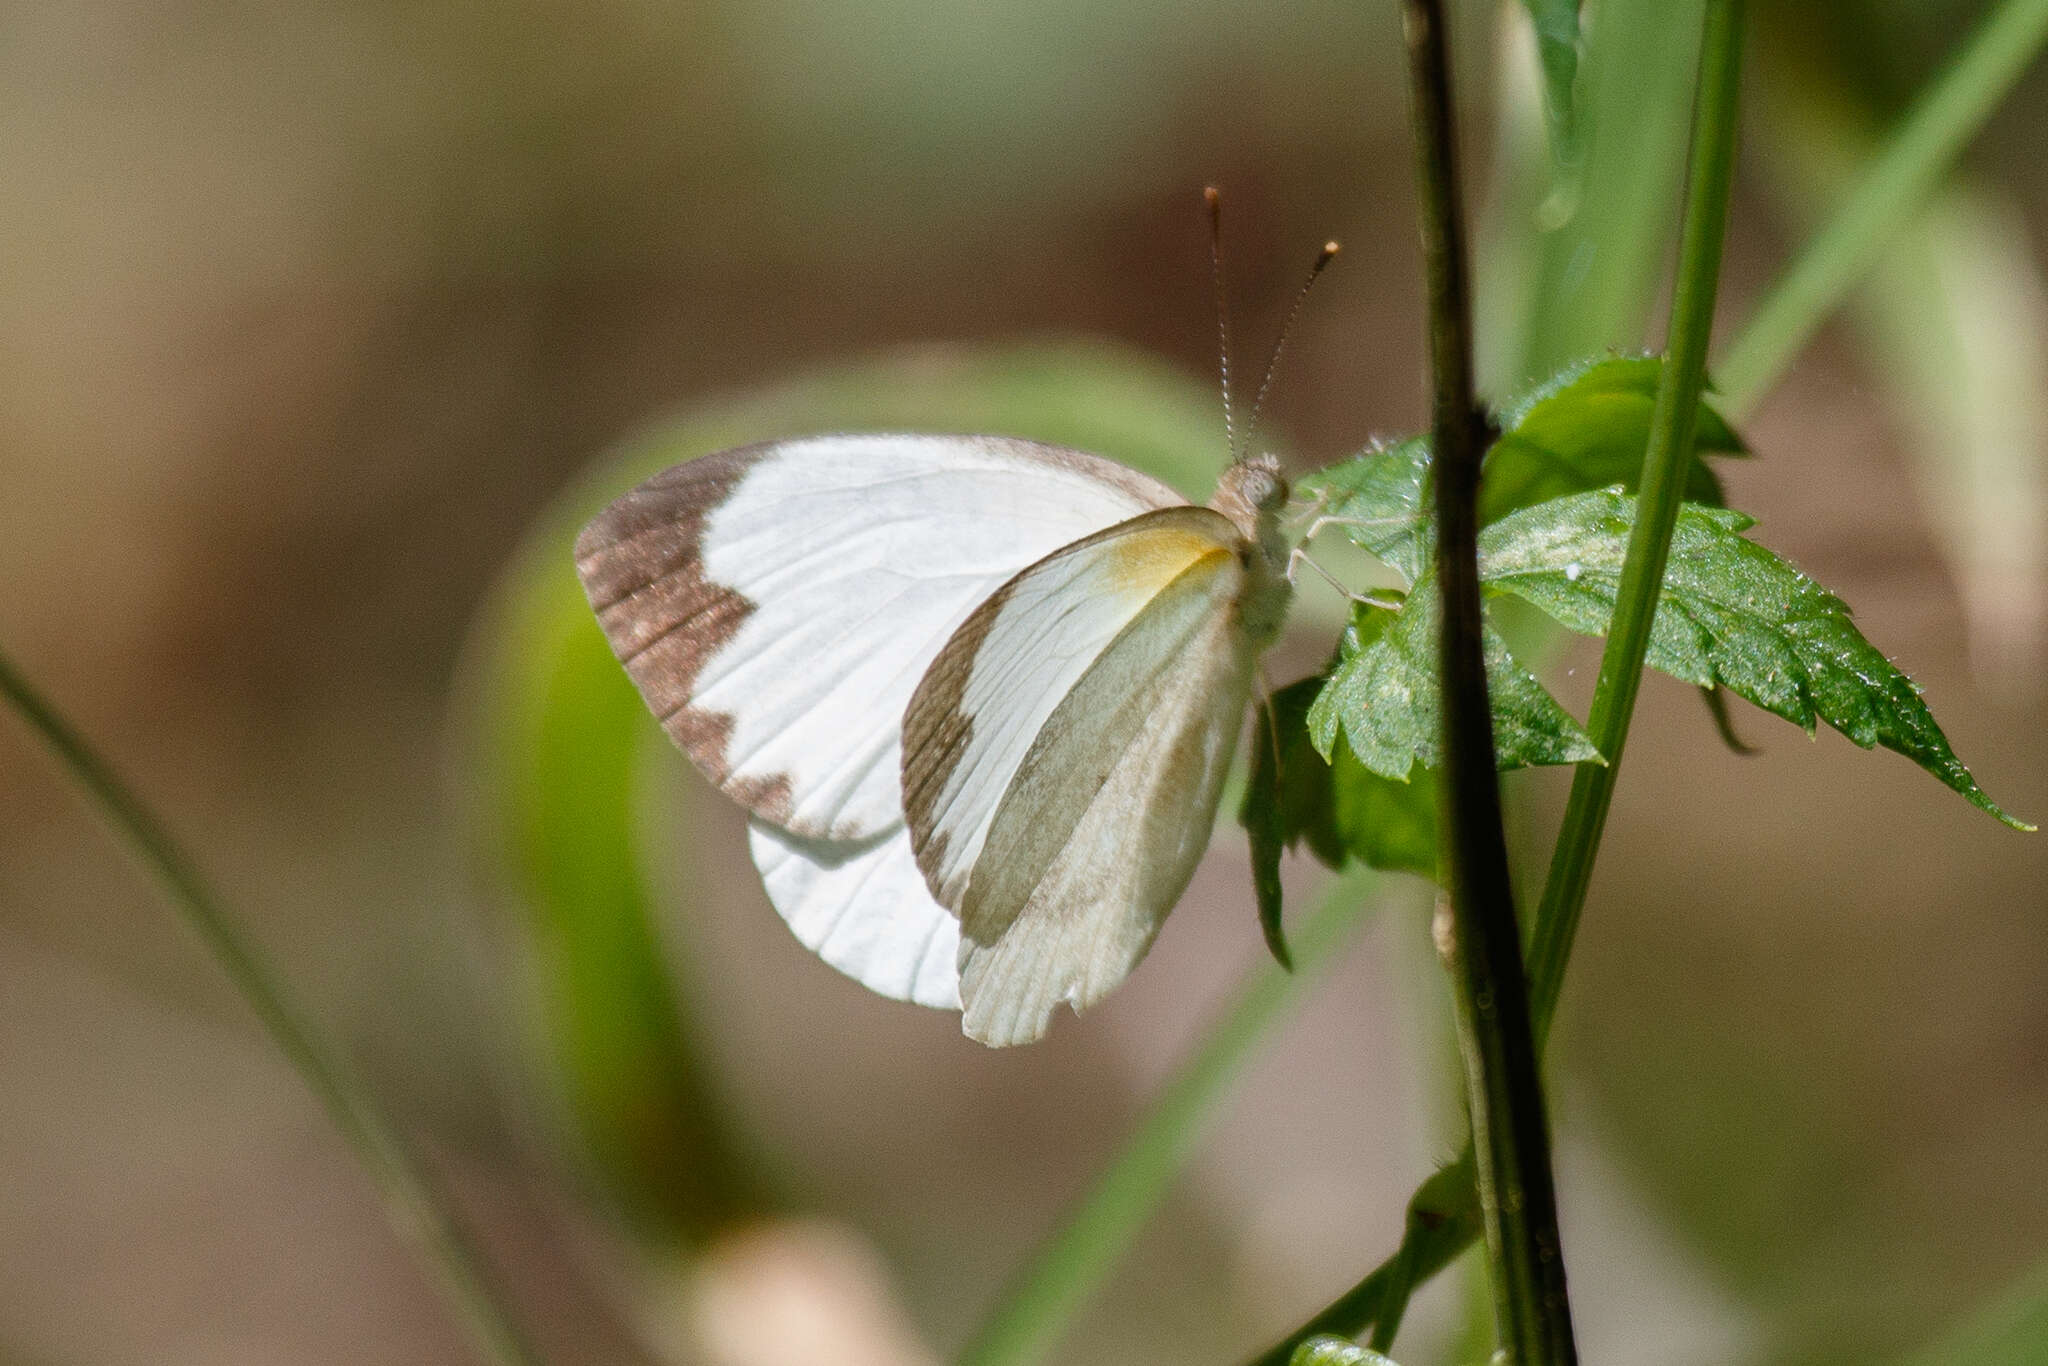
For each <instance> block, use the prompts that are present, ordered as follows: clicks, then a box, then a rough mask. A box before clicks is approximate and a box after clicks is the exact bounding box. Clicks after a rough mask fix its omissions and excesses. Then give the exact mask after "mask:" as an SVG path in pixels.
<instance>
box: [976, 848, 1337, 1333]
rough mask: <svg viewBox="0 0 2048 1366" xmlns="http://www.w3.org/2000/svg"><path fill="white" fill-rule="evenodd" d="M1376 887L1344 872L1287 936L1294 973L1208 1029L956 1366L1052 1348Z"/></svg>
mask: <svg viewBox="0 0 2048 1366" xmlns="http://www.w3.org/2000/svg"><path fill="white" fill-rule="evenodd" d="M1373 883H1374V879H1373V878H1372V877H1371V876H1370V875H1369V874H1365V873H1362V872H1354V873H1347V874H1346V875H1345V876H1343V877H1341V878H1339V879H1338V880H1337V881H1336V882H1335V883H1334V884H1333V885H1332V886H1331V887H1330V888H1329V890H1328V891H1326V892H1325V893H1324V894H1323V897H1322V899H1321V901H1320V902H1319V903H1318V904H1317V906H1316V908H1315V910H1314V911H1313V912H1312V913H1311V914H1310V915H1309V916H1308V917H1307V919H1306V920H1305V921H1304V922H1303V924H1302V925H1301V927H1300V928H1299V929H1298V930H1297V931H1296V932H1295V934H1294V935H1293V937H1292V938H1293V950H1294V971H1292V972H1284V971H1282V970H1280V969H1279V968H1278V967H1277V966H1274V965H1271V964H1268V965H1266V966H1265V967H1264V968H1263V970H1262V971H1260V972H1259V973H1258V975H1257V976H1256V978H1255V979H1254V980H1253V981H1252V983H1251V985H1250V986H1248V987H1246V988H1245V990H1244V991H1243V992H1242V993H1241V994H1240V995H1239V996H1238V997H1237V999H1236V1000H1235V1001H1233V1002H1232V1003H1231V1005H1230V1007H1229V1009H1227V1010H1226V1011H1225V1012H1224V1013H1223V1015H1222V1017H1221V1018H1220V1019H1219V1020H1218V1021H1217V1022H1216V1024H1215V1025H1214V1026H1213V1027H1212V1028H1211V1029H1210V1031H1209V1033H1208V1036H1207V1037H1206V1038H1205V1039H1204V1040H1203V1041H1202V1043H1201V1046H1200V1047H1199V1048H1197V1049H1196V1050H1195V1052H1194V1053H1193V1054H1192V1055H1191V1056H1190V1057H1189V1058H1188V1060H1187V1061H1186V1062H1185V1063H1183V1064H1182V1065H1181V1067H1180V1070H1179V1071H1178V1072H1177V1073H1176V1074H1175V1075H1174V1077H1173V1079H1172V1080H1171V1081H1169V1082H1168V1083H1167V1085H1166V1088H1165V1090H1163V1091H1162V1092H1161V1093H1160V1095H1159V1097H1158V1099H1157V1100H1155V1101H1154V1102H1153V1103H1152V1105H1151V1108H1150V1109H1149V1110H1148V1111H1147V1112H1146V1114H1145V1117H1144V1118H1143V1120H1141V1121H1140V1123H1139V1124H1138V1127H1137V1129H1136V1130H1135V1131H1134V1132H1133V1133H1132V1134H1131V1137H1130V1139H1129V1141H1128V1142H1126V1143H1125V1144H1124V1146H1123V1147H1122V1149H1121V1150H1119V1152H1118V1153H1117V1156H1116V1159H1115V1160H1114V1161H1113V1162H1112V1163H1111V1164H1110V1166H1109V1168H1108V1169H1107V1170H1106V1171H1104V1172H1103V1173H1102V1175H1101V1176H1100V1177H1099V1178H1097V1180H1096V1182H1095V1185H1094V1186H1093V1187H1092V1188H1091V1189H1090V1190H1089V1191H1088V1193H1087V1194H1086V1195H1085V1196H1083V1197H1082V1199H1081V1201H1080V1202H1079V1203H1078V1204H1077V1205H1076V1206H1075V1207H1074V1208H1073V1209H1072V1210H1071V1211H1070V1212H1069V1213H1068V1214H1067V1216H1066V1218H1065V1219H1063V1220H1062V1221H1061V1223H1060V1226H1059V1229H1058V1231H1057V1232H1056V1233H1054V1235H1053V1236H1052V1237H1051V1238H1050V1239H1049V1240H1047V1242H1046V1243H1045V1244H1044V1245H1043V1246H1042V1247H1041V1248H1040V1249H1039V1250H1038V1253H1037V1255H1036V1256H1035V1257H1033V1259H1032V1261H1031V1262H1030V1264H1029V1265H1028V1266H1027V1267H1026V1268H1025V1269H1024V1270H1023V1272H1022V1273H1020V1274H1019V1275H1018V1276H1017V1277H1016V1279H1015V1280H1014V1281H1013V1282H1012V1283H1011V1285H1010V1287H1009V1289H1008V1290H1007V1291H1006V1292H1005V1294H1004V1295H1003V1298H1002V1301H1001V1303H1000V1304H999V1305H998V1307H997V1309H996V1311H995V1312H994V1313H993V1314H992V1315H991V1316H990V1317H989V1319H988V1320H987V1322H986V1323H985V1324H984V1325H983V1326H982V1328H981V1330H980V1331H979V1332H978V1333H976V1334H975V1337H974V1340H973V1342H972V1343H971V1344H970V1345H969V1346H968V1348H967V1349H966V1350H965V1351H964V1352H962V1353H961V1354H960V1356H959V1357H958V1358H957V1366H1022V1363H1025V1362H1030V1361H1035V1360H1038V1359H1040V1358H1041V1357H1043V1356H1044V1355H1045V1353H1046V1352H1047V1350H1049V1349H1050V1347H1051V1346H1052V1343H1053V1339H1054V1338H1055V1337H1056V1336H1057V1335H1058V1333H1059V1332H1060V1330H1061V1329H1062V1328H1063V1327H1064V1326H1065V1325H1066V1323H1067V1321H1068V1320H1069V1319H1070V1318H1072V1316H1073V1313H1074V1311H1075V1310H1076V1309H1077V1308H1079V1307H1080V1305H1081V1303H1082V1301H1083V1300H1085V1299H1086V1298H1087V1296H1088V1294H1089V1292H1090V1290H1091V1289H1093V1288H1094V1286H1095V1285H1096V1284H1097V1283H1098V1282H1099V1281H1100V1280H1101V1278H1102V1276H1103V1274H1104V1273H1105V1272H1106V1271H1107V1270H1108V1269H1109V1267H1110V1266H1111V1265H1112V1264H1113V1263H1114V1262H1115V1261H1116V1259H1117V1258H1118V1257H1120V1256H1121V1255H1122V1254H1123V1252H1124V1249H1125V1248H1127V1247H1128V1246H1129V1245H1130V1242H1131V1239H1132V1238H1134V1237H1136V1236H1137V1232H1138V1229H1139V1227H1140V1226H1141V1225H1143V1224H1144V1222H1145V1221H1146V1220H1147V1219H1148V1218H1150V1217H1151V1215H1152V1213H1153V1211H1154V1210H1156V1209H1158V1207H1159V1202H1160V1200H1161V1199H1162V1198H1164V1196H1165V1194H1166V1192H1167V1190H1168V1188H1169V1187H1170V1186H1171V1185H1172V1182H1173V1180H1174V1177H1175V1176H1176V1174H1177V1173H1178V1172H1179V1170H1180V1167H1181V1164H1182V1163H1183V1161H1185V1159H1186V1156H1187V1152H1188V1150H1189V1148H1191V1147H1192V1146H1193V1145H1194V1141H1195V1138H1196V1136H1197V1135H1198V1134H1199V1133H1200V1131H1201V1127H1202V1123H1203V1121H1204V1120H1205V1119H1207V1117H1208V1115H1209V1113H1210V1112H1211V1111H1212V1110H1213V1109H1214V1108H1215V1105H1216V1102H1217V1100H1218V1099H1219V1098H1220V1097H1221V1096H1222V1095H1223V1094H1224V1092H1225V1091H1226V1090H1227V1089H1228V1088H1229V1085H1230V1083H1231V1082H1232V1081H1233V1080H1234V1079H1235V1078H1236V1076H1237V1074H1238V1073H1239V1072H1240V1071H1241V1070H1243V1067H1244V1064H1245V1062H1246V1061H1247V1060H1248V1059H1249V1058H1250V1056H1251V1054H1252V1050H1253V1048H1254V1047H1255V1046H1256V1044H1257V1043H1258V1042H1259V1040H1260V1039H1261V1038H1262V1037H1263V1036H1264V1035H1265V1032H1266V1029H1267V1027H1268V1026H1269V1025H1271V1024H1272V1023H1273V1022H1274V1021H1275V1020H1277V1019H1278V1018H1280V1016H1281V1015H1283V1014H1284V1013H1285V1012H1286V1011H1287V1009H1288V1008H1289V1007H1290V1006H1292V1005H1293V1004H1294V1002H1295V1001H1297V1000H1299V999H1300V997H1301V994H1302V992H1303V990H1304V989H1305V988H1306V987H1307V986H1308V984H1309V983H1310V982H1311V981H1312V980H1314V978H1315V976H1316V974H1317V973H1318V972H1319V971H1320V969H1321V968H1322V967H1323V966H1324V965H1325V964H1327V963H1328V962H1329V961H1330V960H1331V959H1332V958H1333V957H1335V956H1336V954H1337V952H1338V950H1340V949H1341V948H1343V947H1344V946H1345V945H1346V944H1349V943H1350V942H1351V941H1352V938H1353V937H1354V936H1355V935H1356V933H1357V931H1358V929H1359V927H1360V926H1361V925H1363V924H1364V923H1365V919H1366V916H1365V910H1366V907H1367V906H1368V905H1369V904H1370V903H1369V899H1368V898H1369V895H1370V892H1371V889H1372V886H1373Z"/></svg>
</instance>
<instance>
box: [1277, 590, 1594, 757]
mask: <svg viewBox="0 0 2048 1366" xmlns="http://www.w3.org/2000/svg"><path fill="white" fill-rule="evenodd" d="M1436 620H1437V594H1436V591H1435V582H1434V580H1433V579H1432V578H1430V577H1429V576H1424V578H1423V579H1422V581H1421V582H1420V583H1418V584H1417V585H1416V589H1415V591H1414V592H1412V593H1410V594H1409V595H1408V600H1407V602H1406V603H1405V604H1404V605H1403V606H1402V608H1401V610H1399V611H1398V612H1397V611H1390V610H1388V609H1386V608H1381V607H1368V606H1360V607H1359V608H1357V609H1356V611H1355V612H1354V613H1353V619H1352V626H1351V628H1350V629H1348V630H1347V631H1346V632H1345V640H1344V646H1343V657H1342V658H1341V659H1340V660H1339V662H1338V664H1337V668H1336V670H1335V672H1334V673H1332V675H1331V677H1330V682H1329V685H1328V686H1327V687H1325V688H1324V689H1323V690H1322V692H1321V693H1319V694H1318V695H1317V696H1316V700H1315V703H1314V705H1313V706H1311V707H1310V708H1309V712H1308V729H1309V736H1310V738H1311V739H1312V740H1313V741H1314V742H1315V746H1316V750H1317V752H1318V753H1320V754H1322V755H1323V756H1325V757H1326V758H1327V757H1329V756H1330V755H1331V754H1332V753H1333V751H1334V749H1335V746H1336V743H1337V739H1338V737H1339V735H1342V736H1343V738H1344V739H1346V740H1348V741H1349V742H1350V744H1351V749H1352V752H1353V753H1355V754H1356V755H1357V756H1358V758H1359V760H1360V761H1361V762H1363V763H1364V765H1365V766H1366V767H1367V768H1368V769H1371V770H1372V771H1373V772H1374V773H1377V774H1379V775H1380V776H1382V777H1385V778H1392V779H1394V780H1396V781H1397V782H1398V781H1406V780H1407V778H1408V776H1409V773H1410V771H1411V770H1412V769H1413V768H1414V766H1415V765H1416V764H1417V763H1420V764H1422V765H1423V766H1424V767H1426V768H1435V767H1437V766H1438V764H1439V755H1438V749H1437V736H1438V731H1439V729H1440V727H1441V724H1442V723H1441V719H1440V715H1439V705H1440V704H1439V694H1438V689H1437V682H1436V631H1437V627H1436ZM1485 647H1486V679H1487V686H1488V688H1489V690H1490V691H1491V693H1492V699H1493V744H1494V751H1495V755H1496V757H1497V759H1498V762H1499V764H1500V766H1501V767H1502V768H1504V769H1508V768H1525V767H1530V766H1533V765H1538V764H1575V763H1580V762H1582V761H1584V760H1587V759H1596V758H1598V757H1599V752H1598V751H1597V750H1595V749H1594V748H1593V742H1592V741H1591V740H1590V739H1588V738H1587V736H1586V732H1585V730H1584V729H1583V728H1581V727H1580V725H1579V723H1578V722H1577V721H1576V720H1574V719H1572V716H1571V714H1570V713H1569V712H1567V711H1566V710H1565V709H1564V708H1563V707H1560V706H1559V705H1558V704H1557V701H1556V699H1555V698H1553V697H1551V695H1550V694H1549V693H1548V692H1546V691H1545V690H1544V687H1543V685H1542V684H1541V683H1539V682H1537V681H1536V676H1535V675H1534V674H1532V673H1530V672H1529V671H1528V670H1527V669H1525V668H1523V667H1522V666H1521V664H1520V663H1518V662H1517V661H1516V660H1515V658H1514V656H1513V655H1511V654H1509V653H1508V647H1507V642H1505V641H1503V640H1502V639H1501V638H1500V636H1499V635H1498V634H1497V633H1496V632H1495V631H1494V630H1493V628H1492V627H1488V628H1487V629H1486V636H1485Z"/></svg>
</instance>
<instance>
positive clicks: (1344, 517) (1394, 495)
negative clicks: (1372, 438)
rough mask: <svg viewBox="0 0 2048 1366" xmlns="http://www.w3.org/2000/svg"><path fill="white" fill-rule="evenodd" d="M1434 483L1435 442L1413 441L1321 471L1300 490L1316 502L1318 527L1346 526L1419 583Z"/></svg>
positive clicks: (1377, 448)
mask: <svg viewBox="0 0 2048 1366" xmlns="http://www.w3.org/2000/svg"><path fill="white" fill-rule="evenodd" d="M1428 481H1429V438H1428V437H1426V436H1411V437H1409V438H1407V439H1406V440H1404V441H1398V442H1396V443H1394V444H1393V445H1391V446H1378V445H1375V446H1373V447H1372V448H1371V449H1369V450H1367V451H1366V452H1365V453H1364V454H1362V455H1359V456H1357V457H1355V458H1353V459H1350V460H1344V461H1340V462H1338V463H1337V464H1334V465H1331V466H1329V467H1327V468H1325V469H1321V470H1318V471H1316V472H1315V473H1314V474H1312V475H1310V476H1309V477H1308V478H1306V479H1304V480H1302V481H1301V485H1300V488H1301V492H1302V493H1303V494H1304V495H1306V496H1308V497H1310V498H1312V499H1314V500H1315V503H1316V516H1315V521H1316V522H1318V523H1322V524H1325V525H1331V526H1338V527H1342V528H1343V530H1344V533H1345V535H1347V536H1349V537H1350V538H1351V540H1352V541H1353V542H1354V543H1356V544H1357V545H1358V546H1360V547H1361V548H1362V549H1364V550H1366V551H1368V552H1370V553H1371V554H1372V555H1374V556H1376V557H1378V558H1379V560H1380V561H1381V562H1383V563H1385V564H1387V565H1389V566H1390V567H1392V568H1394V569H1396V570H1398V571H1400V573H1401V575H1402V577H1404V578H1406V579H1407V580H1408V582H1410V583H1414V582H1415V581H1416V580H1417V579H1419V578H1421V577H1422V571H1423V569H1424V567H1425V566H1426V564H1427V563H1428V560H1429V519H1428V504H1427V501H1426V499H1425V494H1424V490H1425V487H1426V485H1427V484H1428ZM1311 525H1312V527H1313V525H1314V524H1313V523H1312V524H1311Z"/></svg>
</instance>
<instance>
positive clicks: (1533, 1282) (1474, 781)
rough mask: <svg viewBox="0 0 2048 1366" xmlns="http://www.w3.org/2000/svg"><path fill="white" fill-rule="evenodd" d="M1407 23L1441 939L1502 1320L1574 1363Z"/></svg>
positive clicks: (1439, 27) (1434, 55) (1455, 312)
mask: <svg viewBox="0 0 2048 1366" xmlns="http://www.w3.org/2000/svg"><path fill="white" fill-rule="evenodd" d="M1402 29H1403V33H1404V36H1405V37H1406V40H1407V48H1408V73H1409V99H1410V119H1411V122H1412V124H1413V126H1414V130H1415V166H1416V183H1417V189H1418V195H1419V200H1420V209H1421V225H1422V253H1423V264H1424V274H1425V276H1426V278H1427V283H1428V299H1429V352H1430V373H1431V378H1432V390H1433V401H1432V404H1431V430H1432V434H1433V437H1434V441H1435V446H1434V449H1435V453H1436V454H1435V459H1434V461H1433V462H1432V466H1431V469H1432V475H1433V478H1434V482H1435V487H1436V497H1435V508H1436V576H1437V583H1438V587H1439V591H1440V592H1441V593H1442V595H1443V611H1442V616H1441V630H1440V632H1439V635H1438V642H1437V645H1438V651H1437V670H1438V676H1439V678H1440V680H1441V688H1442V693H1443V732H1442V740H1443V783H1442V788H1441V796H1440V799H1439V812H1440V815H1441V828H1442V835H1441V840H1442V843H1441V849H1442V858H1441V862H1442V867H1443V870H1444V882H1445V886H1446V896H1445V899H1444V901H1443V903H1442V905H1441V906H1440V907H1439V909H1438V912H1437V918H1436V931H1435V937H1436V943H1437V950H1438V952H1439V953H1440V954H1441V955H1442V957H1443V960H1444V965H1445V967H1446V969H1447V970H1448V971H1449V973H1450V976H1451V985H1452V995H1453V998H1454V999H1455V1001H1456V1003H1457V1016H1458V1044H1459V1049H1458V1051H1459V1053H1460V1055H1461V1056H1462V1058H1463V1060H1464V1064H1465V1098H1466V1106H1467V1109H1468V1111H1469V1112H1470V1116H1471V1121H1472V1135H1473V1140H1474V1147H1475V1151H1476V1154H1477V1158H1478V1161H1477V1164H1476V1166H1475V1168H1474V1176H1475V1179H1476V1181H1477V1185H1478V1190H1479V1206H1480V1214H1481V1219H1482V1222H1483V1223H1484V1226H1485V1229H1486V1248H1487V1254H1488V1267H1489V1271H1490V1278H1489V1279H1490V1284H1491V1286H1492V1289H1493V1308H1494V1327H1495V1331H1496V1333H1497V1334H1498V1337H1499V1341H1500V1343H1501V1345H1502V1347H1503V1348H1505V1349H1506V1353H1507V1357H1508V1360H1509V1361H1510V1362H1513V1363H1516V1366H1570V1364H1571V1363H1573V1362H1575V1361H1576V1360H1577V1352H1576V1349H1575V1347H1574V1345H1573V1342H1572V1326H1571V1305H1570V1301H1569V1299H1568V1298H1567V1296H1566V1292H1565V1276H1564V1256H1563V1250H1562V1248H1561V1246H1560V1244H1559V1241H1558V1234H1557V1195H1556V1190H1555V1187H1554V1184H1553V1180H1552V1176H1551V1171H1550V1133H1549V1124H1548V1120H1547V1118H1546V1117H1545V1114H1544V1106H1543V1087H1542V1080H1541V1078H1540V1077H1539V1076H1538V1073H1537V1066H1536V1043H1535V1037H1534V1034H1533V1032H1532V1031H1531V1029H1530V1017H1529V1000H1528V990H1527V979H1526V978H1525V977H1524V975H1523V969H1522V946H1521V933H1520V930H1519V928H1518V924H1517V921H1516V919H1515V903H1514V889H1513V884H1512V883H1511V881H1510V879H1509V873H1508V849H1507V836H1506V832H1505V829H1504V827H1503V825H1502V821H1501V805H1500V774H1499V769H1498V765H1497V763H1496V761H1495V758H1494V744H1493V707H1492V704H1491V702H1490V700H1489V698H1488V691H1487V681H1486V660H1485V651H1484V641H1483V635H1484V630H1485V625H1484V617H1483V615H1482V609H1481V605H1480V599H1479V548H1478V535H1479V511H1478V501H1479V500H1478V494H1479V461H1480V457H1481V455H1482V454H1483V453H1484V449H1485V445H1486V422H1485V418H1484V416H1483V415H1482V413H1481V412H1480V409H1479V404H1478V400H1477V397H1476V395H1475V394H1474V392H1473V377H1472V302H1471V289H1470V283H1469V272H1468V262H1467V253H1466V245H1465V224H1464V207H1463V204H1462V203H1461V200H1460V194H1461V187H1460V183H1459V177H1458V156H1457V130H1456V125H1455V123H1454V120H1453V116H1452V102H1451V75H1450V58H1449V47H1450V43H1449V35H1448V33H1447V32H1446V31H1445V17H1444V7H1443V5H1442V3H1441V0H1404V4H1403V9H1402Z"/></svg>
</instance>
